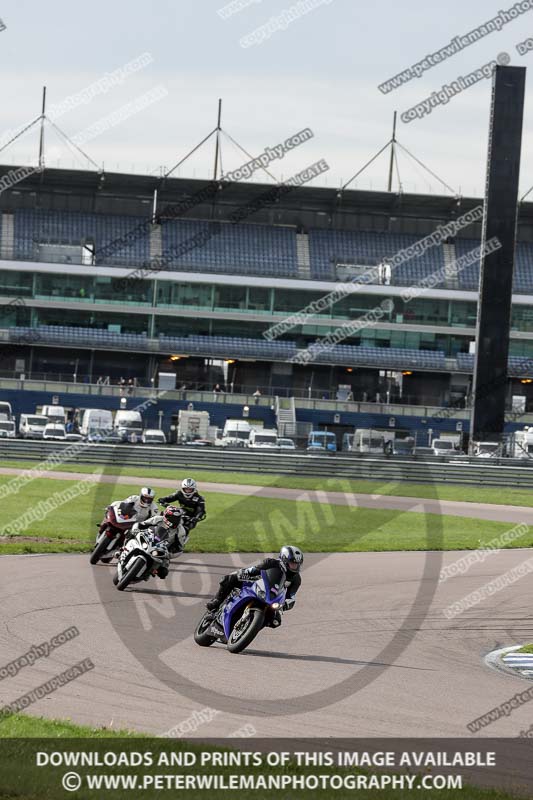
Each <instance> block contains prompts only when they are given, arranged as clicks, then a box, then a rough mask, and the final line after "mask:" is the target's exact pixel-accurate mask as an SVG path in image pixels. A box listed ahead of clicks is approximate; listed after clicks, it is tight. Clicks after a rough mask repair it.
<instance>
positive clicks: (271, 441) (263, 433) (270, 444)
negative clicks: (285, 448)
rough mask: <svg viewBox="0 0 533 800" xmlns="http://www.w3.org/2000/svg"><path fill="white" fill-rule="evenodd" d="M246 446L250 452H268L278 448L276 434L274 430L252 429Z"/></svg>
mask: <svg viewBox="0 0 533 800" xmlns="http://www.w3.org/2000/svg"><path fill="white" fill-rule="evenodd" d="M247 446H248V447H250V448H251V449H252V450H268V449H276V448H277V447H278V432H277V430H275V429H274V428H252V430H251V431H250V434H249V436H248V442H247Z"/></svg>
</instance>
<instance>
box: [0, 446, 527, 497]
mask: <svg viewBox="0 0 533 800" xmlns="http://www.w3.org/2000/svg"><path fill="white" fill-rule="evenodd" d="M66 448H69V450H70V452H71V453H72V444H63V443H58V442H39V441H29V440H17V439H11V440H9V439H0V463H2V464H3V465H4V466H9V462H10V461H14V460H18V461H32V462H39V461H44V460H45V459H46V458H47V456H50V455H51V454H52V453H54V454H57V455H58V456H59V455H60V454H61V452H62V451H64V450H65V449H66ZM480 461H481V462H482V463H480ZM65 463H67V464H70V465H72V464H76V463H78V464H91V465H95V466H102V467H105V466H108V465H115V464H116V465H117V466H127V467H139V475H142V474H143V473H142V469H143V468H145V467H168V468H170V469H173V470H175V471H176V476H178V475H183V474H184V473H185V472H188V471H190V470H198V469H204V470H215V471H224V472H245V473H246V472H249V473H261V474H266V475H269V474H270V475H300V476H309V477H328V478H331V477H342V478H352V479H358V478H367V479H372V480H379V481H411V482H414V483H454V484H468V485H474V486H509V487H512V488H517V487H521V488H527V489H533V461H529V460H523V461H518V460H515V459H505V460H492V459H486V460H485V459H482V460H480V459H475V458H467V457H464V458H457V459H453V460H449V461H443V460H441V459H438V458H436V457H432V456H429V455H420V456H415V457H413V458H402V457H401V456H392V457H382V456H379V457H377V456H371V455H354V454H344V453H339V454H336V455H326V454H324V455H316V454H312V455H311V454H307V453H279V452H276V453H267V452H264V451H257V450H255V451H248V450H229V449H224V448H221V447H206V448H203V447H173V446H167V447H147V446H146V445H114V446H113V445H94V444H80V445H77V446H76V455H75V457H71V458H69V459H68V460H67V461H66V462H65ZM53 469H54V470H61V463H59V458H58V463H57V464H56V465H55V466H54V467H53Z"/></svg>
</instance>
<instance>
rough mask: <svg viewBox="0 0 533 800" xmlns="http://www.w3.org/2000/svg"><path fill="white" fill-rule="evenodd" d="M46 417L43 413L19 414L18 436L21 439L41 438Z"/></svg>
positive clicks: (46, 421)
mask: <svg viewBox="0 0 533 800" xmlns="http://www.w3.org/2000/svg"><path fill="white" fill-rule="evenodd" d="M47 424H48V417H45V416H44V415H43V414H21V415H20V418H19V436H21V437H22V438H23V439H42V438H43V433H44V429H45V427H46V425H47Z"/></svg>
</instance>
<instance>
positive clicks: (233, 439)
mask: <svg viewBox="0 0 533 800" xmlns="http://www.w3.org/2000/svg"><path fill="white" fill-rule="evenodd" d="M251 430H252V427H251V425H250V423H249V422H246V420H244V419H227V420H226V423H225V425H224V430H223V431H222V439H221V440H220V444H221V445H222V447H244V446H245V445H246V443H247V442H248V438H249V436H250V431H251Z"/></svg>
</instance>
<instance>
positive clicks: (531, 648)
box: [514, 644, 533, 653]
mask: <svg viewBox="0 0 533 800" xmlns="http://www.w3.org/2000/svg"><path fill="white" fill-rule="evenodd" d="M514 653H533V644H525V645H524V646H523V647H521V648H520V650H514Z"/></svg>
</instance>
